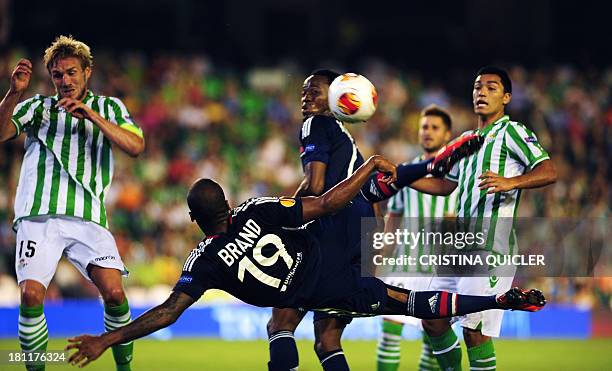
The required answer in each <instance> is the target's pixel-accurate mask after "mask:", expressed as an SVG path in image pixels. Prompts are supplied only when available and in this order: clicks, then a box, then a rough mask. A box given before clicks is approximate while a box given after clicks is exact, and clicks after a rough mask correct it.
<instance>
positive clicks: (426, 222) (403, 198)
mask: <svg viewBox="0 0 612 371" xmlns="http://www.w3.org/2000/svg"><path fill="white" fill-rule="evenodd" d="M420 161H423V158H422V157H421V156H419V157H416V158H415V159H414V160H413V161H412V163H416V162H420ZM456 200H457V190H455V191H453V193H451V194H450V195H448V196H432V195H429V194H427V193H423V192H419V191H417V190H415V189H412V188H409V187H404V188H402V189H401V190H400V192H398V193H397V194H396V195H395V196H393V197H392V198H390V199H389V201H388V203H387V210H388V211H389V212H390V213H393V214H395V215H397V216H401V217H402V218H403V219H402V226H401V227H402V228H407V229H408V230H409V231H411V232H419V231H426V232H430V231H432V225H433V224H438V223H439V222H440V219H441V218H444V217H449V216H454V214H455V208H456ZM396 253H397V255H398V256H399V255H407V256H414V257H415V258H417V265H416V271H417V272H419V273H431V272H432V270H431V267H421V265H420V262H419V260H418V257H419V256H421V255H423V254H428V255H429V254H434V253H436V252H435V251H434V246H427V247H426V246H423V245H422V244H419V246H418V248H415V249H411V248H410V247H409V246H400V245H398V246H397V248H396ZM393 271H394V272H395V271H397V270H396V269H395V266H394V269H393ZM402 271H403V272H409V267H406V266H404V267H403V268H402Z"/></svg>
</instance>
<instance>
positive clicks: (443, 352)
mask: <svg viewBox="0 0 612 371" xmlns="http://www.w3.org/2000/svg"><path fill="white" fill-rule="evenodd" d="M422 323H423V330H424V331H425V333H426V334H427V337H428V338H429V341H430V343H431V347H432V349H433V352H432V353H433V355H434V357H435V359H436V360H437V363H438V364H439V365H440V368H441V369H442V370H461V345H460V344H459V339H458V338H457V335H456V334H455V332H454V331H453V329H452V328H451V326H450V322H449V321H448V319H430V320H423V321H422Z"/></svg>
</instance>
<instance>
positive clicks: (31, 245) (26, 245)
mask: <svg viewBox="0 0 612 371" xmlns="http://www.w3.org/2000/svg"><path fill="white" fill-rule="evenodd" d="M34 254H36V242H35V241H32V240H27V241H25V240H22V241H21V242H20V243H19V251H18V254H17V258H18V259H21V258H22V257H26V258H31V257H33V256H34Z"/></svg>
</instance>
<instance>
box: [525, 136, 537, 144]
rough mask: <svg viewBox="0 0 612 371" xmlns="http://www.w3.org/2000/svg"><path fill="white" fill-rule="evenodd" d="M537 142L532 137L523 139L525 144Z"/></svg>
mask: <svg viewBox="0 0 612 371" xmlns="http://www.w3.org/2000/svg"><path fill="white" fill-rule="evenodd" d="M537 141H538V140H537V139H536V138H534V137H525V142H527V143H535V142H537Z"/></svg>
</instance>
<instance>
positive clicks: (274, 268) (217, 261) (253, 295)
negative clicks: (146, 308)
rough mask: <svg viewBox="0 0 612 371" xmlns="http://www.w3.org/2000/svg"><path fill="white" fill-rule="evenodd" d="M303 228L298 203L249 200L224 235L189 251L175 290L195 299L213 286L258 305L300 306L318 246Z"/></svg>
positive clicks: (311, 286)
mask: <svg viewBox="0 0 612 371" xmlns="http://www.w3.org/2000/svg"><path fill="white" fill-rule="evenodd" d="M302 224H303V218H302V201H301V200H300V199H293V198H276V197H259V198H252V199H249V200H247V201H246V202H244V203H242V204H241V205H240V206H238V207H236V208H235V209H233V210H232V211H231V223H230V225H229V228H228V230H227V232H226V233H221V234H219V235H216V236H211V237H208V238H206V239H205V240H204V241H202V242H200V244H199V245H198V247H197V248H195V249H193V250H192V251H191V253H190V254H189V257H188V258H187V260H186V261H185V264H184V266H183V273H182V275H181V277H180V279H179V281H178V283H177V284H176V286H175V287H174V289H175V290H177V291H181V292H184V293H186V294H187V295H189V296H191V297H192V298H193V299H195V300H197V299H198V298H200V296H202V294H203V293H204V291H206V290H208V289H212V288H215V289H219V290H223V291H226V292H228V293H230V294H231V295H233V296H235V297H236V298H238V299H240V300H242V301H244V302H246V303H249V304H252V305H256V306H261V307H269V306H273V307H281V308H282V307H296V306H302V304H303V303H304V302H305V299H307V298H308V297H310V296H311V293H312V291H313V289H314V286H315V285H316V277H318V276H319V272H318V270H319V268H320V264H319V259H320V256H319V246H318V242H317V240H316V239H315V238H314V237H313V236H312V235H311V234H310V233H308V232H307V231H305V230H303V229H301V228H299V227H300V226H301V225H302Z"/></svg>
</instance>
